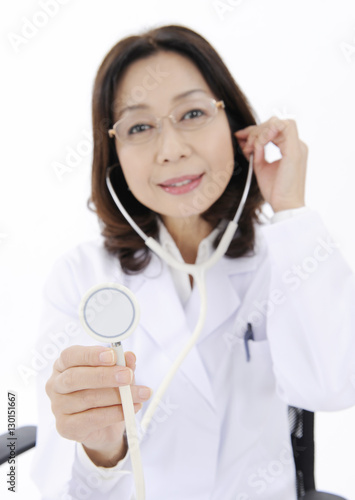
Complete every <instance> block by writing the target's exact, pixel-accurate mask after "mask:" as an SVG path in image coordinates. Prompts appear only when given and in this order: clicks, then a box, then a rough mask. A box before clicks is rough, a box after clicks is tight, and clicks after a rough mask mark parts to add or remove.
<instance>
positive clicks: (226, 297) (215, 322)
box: [185, 257, 257, 343]
mask: <svg viewBox="0 0 355 500" xmlns="http://www.w3.org/2000/svg"><path fill="white" fill-rule="evenodd" d="M256 266H257V263H256V259H255V257H241V258H239V259H230V258H228V257H222V259H220V260H219V261H218V262H217V263H216V264H215V265H214V266H213V267H212V268H211V269H208V270H207V273H206V289H207V313H206V321H205V324H204V327H203V330H202V332H201V335H200V337H199V339H198V341H197V343H200V342H203V340H204V339H206V337H208V336H209V335H210V334H212V333H213V332H215V331H216V330H218V328H220V327H221V326H222V324H223V323H224V322H225V321H227V320H228V318H229V317H230V316H231V315H232V314H235V313H236V311H237V309H239V307H240V305H241V297H240V296H239V294H238V291H237V286H236V282H237V280H238V276H240V275H241V274H242V273H245V272H250V271H252V270H254V269H255V268H256ZM199 311H200V294H199V292H198V289H197V287H196V284H195V285H194V289H193V292H192V294H191V297H190V299H189V301H188V303H187V304H186V308H185V312H186V315H187V318H188V324H189V327H190V329H191V330H193V328H194V326H195V324H196V323H197V320H198V315H199Z"/></svg>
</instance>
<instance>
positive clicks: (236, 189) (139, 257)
mask: <svg viewBox="0 0 355 500" xmlns="http://www.w3.org/2000/svg"><path fill="white" fill-rule="evenodd" d="M162 51H164V52H166V51H172V52H176V53H178V54H181V55H183V56H185V57H187V58H189V59H190V60H191V61H192V62H193V63H194V64H195V66H196V67H197V68H198V69H199V71H200V72H201V74H202V76H203V77H204V79H205V80H206V82H207V84H208V86H209V87H210V89H211V91H212V92H213V93H214V95H216V96H218V99H222V100H223V101H224V103H225V111H226V114H227V118H228V122H229V125H230V129H231V135H232V143H233V149H234V172H233V175H232V177H231V179H230V182H229V183H228V185H227V187H226V189H225V191H224V193H223V194H222V196H220V198H219V199H218V200H217V201H216V202H215V203H214V204H213V205H212V206H211V207H210V208H209V209H208V210H206V211H205V212H204V213H203V214H201V217H203V219H205V220H206V221H208V222H210V223H211V224H212V226H213V227H215V226H216V225H217V224H218V223H219V222H220V221H221V220H222V219H230V218H232V217H233V216H234V213H235V210H236V207H237V206H238V203H239V201H240V199H241V196H242V193H243V189H244V186H245V181H246V176H247V172H248V161H247V160H246V158H245V157H244V155H243V153H242V151H241V149H240V146H239V144H238V141H237V140H236V138H235V136H234V134H233V132H235V131H237V130H239V129H242V128H245V127H247V126H249V125H255V124H256V120H255V118H254V116H253V113H252V110H251V106H250V104H249V103H248V100H247V99H246V97H245V96H244V94H243V92H242V91H241V90H240V88H239V87H238V85H237V84H236V82H235V81H234V79H233V77H232V75H231V74H230V72H229V70H228V68H227V67H226V66H225V64H224V62H223V61H222V59H221V58H220V56H219V55H218V54H217V52H216V51H215V50H214V48H213V47H212V46H211V45H210V44H209V42H207V41H206V40H205V39H204V38H203V37H202V36H201V35H199V34H198V33H196V32H194V31H192V30H191V29H188V28H186V27H184V26H178V25H170V26H162V27H158V28H154V29H150V30H149V31H146V32H144V33H142V34H140V35H136V36H129V37H127V38H124V39H122V40H121V41H119V42H118V43H117V44H116V45H115V46H114V47H113V48H112V49H111V50H110V51H109V52H108V54H107V55H106V56H105V58H104V60H103V61H102V63H101V66H100V67H99V69H98V72H97V75H96V78H95V83H94V89H93V99H92V121H93V139H94V140H93V142H94V151H93V166H92V192H91V198H90V199H89V200H88V204H89V207H90V205H91V203H93V204H94V208H91V207H90V208H91V209H92V210H94V211H95V212H96V213H97V215H98V218H99V220H100V225H101V234H102V235H103V236H104V238H105V243H104V244H105V248H106V249H107V250H108V251H109V252H110V253H112V254H115V255H117V256H118V258H119V260H120V264H121V267H122V269H123V271H124V272H126V273H129V274H132V273H134V272H138V271H141V270H143V269H144V268H145V267H146V266H147V265H148V263H149V261H150V258H151V254H150V250H149V249H148V248H147V247H146V246H145V244H144V241H143V240H142V238H141V237H140V236H139V235H138V234H137V233H136V232H135V231H134V230H133V229H132V228H131V226H130V225H129V224H128V222H127V221H126V220H125V219H124V217H123V216H122V215H121V213H120V212H119V210H118V209H117V207H116V205H115V203H114V201H113V200H112V197H111V195H110V193H109V191H108V189H107V186H106V180H105V177H106V171H107V168H108V167H110V166H112V165H117V168H114V169H113V170H112V173H111V182H112V185H113V187H114V189H115V191H116V192H117V193H118V196H119V198H120V200H121V202H122V203H123V205H124V206H125V207H126V208H127V210H128V212H129V214H130V215H131V216H132V218H133V219H134V220H135V222H136V223H137V224H138V226H139V227H140V228H141V229H142V230H143V231H144V232H145V233H146V234H147V235H148V236H152V237H154V238H157V237H158V222H157V214H156V213H155V212H153V211H152V210H150V209H149V208H147V207H145V206H144V205H143V204H141V203H140V202H139V201H138V200H137V199H136V198H135V197H134V196H133V194H132V193H131V192H130V191H129V190H128V189H127V188H128V186H127V183H126V181H125V178H124V175H123V172H122V169H121V167H120V165H119V160H118V156H117V152H116V148H115V144H114V140H113V139H112V138H110V137H109V135H108V129H110V128H112V126H113V124H114V109H115V97H116V90H117V88H118V84H119V82H120V79H121V78H122V76H123V74H124V72H125V70H126V69H127V68H128V66H129V65H130V64H132V63H133V62H134V61H137V60H140V59H144V58H147V57H149V56H152V55H154V54H157V53H159V52H162ZM116 104H117V101H116ZM263 203H264V199H263V197H262V195H261V192H260V190H259V187H258V185H257V182H256V178H255V175H254V173H253V178H252V184H251V187H250V192H249V195H248V198H247V201H246V204H245V207H244V210H243V214H242V216H241V218H240V220H239V226H238V230H237V231H236V234H235V236H234V239H233V241H232V242H231V244H230V246H229V248H228V251H227V252H226V255H227V256H228V257H232V258H236V257H241V256H243V255H245V254H247V253H249V252H252V251H253V249H254V243H255V228H254V222H258V223H260V220H259V214H260V213H261V206H262V204H263ZM220 238H221V234H219V235H218V236H217V238H216V240H215V241H214V246H215V247H216V246H217V245H218V243H219V241H220Z"/></svg>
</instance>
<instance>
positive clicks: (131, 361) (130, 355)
mask: <svg viewBox="0 0 355 500" xmlns="http://www.w3.org/2000/svg"><path fill="white" fill-rule="evenodd" d="M124 356H125V360H126V366H128V367H129V368H130V369H131V370H133V371H134V370H135V369H136V360H137V358H136V355H135V354H134V352H132V351H126V352H125V354H124Z"/></svg>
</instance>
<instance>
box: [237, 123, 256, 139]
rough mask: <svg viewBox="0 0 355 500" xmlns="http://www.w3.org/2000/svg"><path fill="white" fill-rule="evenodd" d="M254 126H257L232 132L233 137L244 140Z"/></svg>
mask: <svg viewBox="0 0 355 500" xmlns="http://www.w3.org/2000/svg"><path fill="white" fill-rule="evenodd" d="M256 126H257V125H249V126H248V127H245V128H242V129H240V130H237V131H236V132H234V135H236V136H237V137H238V138H240V139H242V138H246V137H248V135H249V134H250V132H251V131H252V130H253V129H254V128H255V127H256Z"/></svg>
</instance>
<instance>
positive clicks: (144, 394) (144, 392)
mask: <svg viewBox="0 0 355 500" xmlns="http://www.w3.org/2000/svg"><path fill="white" fill-rule="evenodd" d="M152 393H153V391H152V389H149V387H142V388H141V389H139V391H138V395H139V397H140V398H142V399H149V398H150V396H151V395H152Z"/></svg>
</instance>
